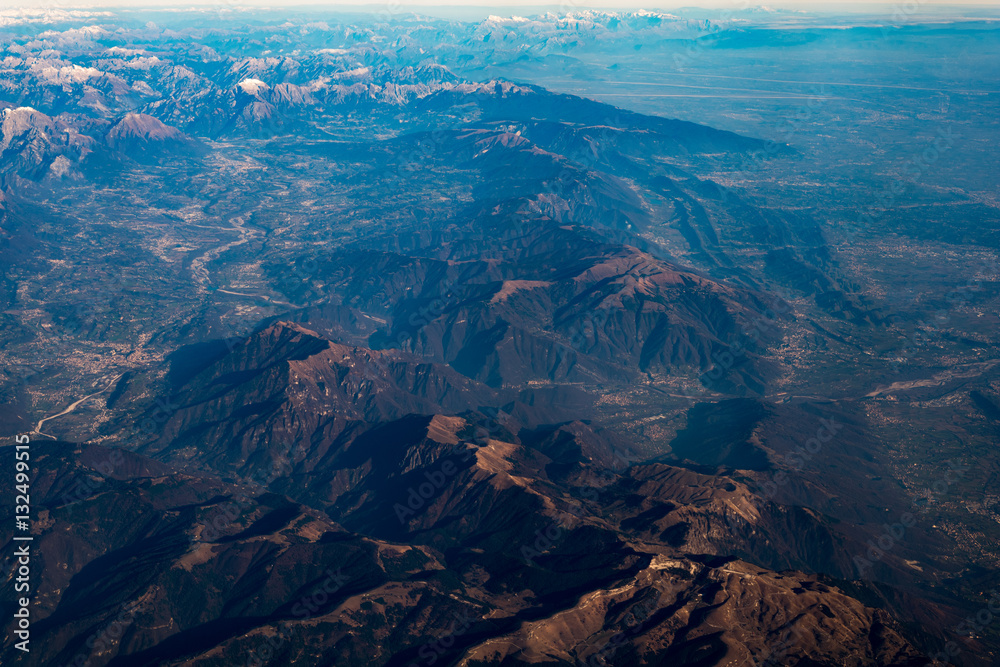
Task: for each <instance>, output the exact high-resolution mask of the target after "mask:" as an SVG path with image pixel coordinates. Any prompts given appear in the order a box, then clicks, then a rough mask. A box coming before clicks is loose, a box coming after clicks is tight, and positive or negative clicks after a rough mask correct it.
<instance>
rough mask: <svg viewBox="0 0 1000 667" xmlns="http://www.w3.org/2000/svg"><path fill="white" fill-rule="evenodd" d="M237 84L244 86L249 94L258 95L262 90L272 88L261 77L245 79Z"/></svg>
mask: <svg viewBox="0 0 1000 667" xmlns="http://www.w3.org/2000/svg"><path fill="white" fill-rule="evenodd" d="M236 85H237V86H239V87H240V88H242V89H243V92H244V93H246V94H247V95H256V94H257V93H259V92H260V91H262V90H270V88H271V87H270V86H268V85H267V84H266V83H264V82H263V81H261V80H260V79H243V80H242V81H240V82H239V83H238V84H236Z"/></svg>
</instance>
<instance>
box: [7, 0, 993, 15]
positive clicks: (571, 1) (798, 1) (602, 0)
mask: <svg viewBox="0 0 1000 667" xmlns="http://www.w3.org/2000/svg"><path fill="white" fill-rule="evenodd" d="M222 4H224V5H228V6H234V5H239V6H256V7H263V6H266V7H269V8H281V7H302V6H310V7H322V8H323V9H330V10H335V9H340V8H343V9H346V10H350V9H357V8H358V6H359V5H364V6H366V7H367V8H378V7H386V6H390V5H391V6H394V7H412V8H420V7H432V6H452V7H455V6H458V7H469V8H470V9H473V8H475V9H494V8H495V9H498V10H505V9H514V8H522V9H526V8H530V9H537V10H545V9H549V10H562V11H572V10H573V9H583V8H595V9H677V8H681V7H694V6H697V7H705V8H715V9H733V10H738V9H745V8H747V7H753V6H758V5H766V6H768V7H775V8H783V9H806V10H814V11H824V12H830V11H840V10H843V11H855V12H857V11H861V12H869V11H870V12H873V13H874V12H884V11H886V10H887V9H888V10H890V11H891V10H892V8H893V7H894V5H899V6H904V5H906V6H913V7H915V8H917V9H919V8H922V7H923V8H927V7H933V6H938V7H940V6H948V7H958V6H963V5H964V6H976V7H988V6H996V5H997V0H898V1H897V2H863V1H861V0H854V1H852V0H846V1H845V0H837V1H836V2H830V1H829V0H773V1H770V0H765V1H764V2H747V0H695V1H693V2H692V0H686V1H684V0H681V1H673V2H671V1H669V0H668V1H664V0H652V1H650V2H637V1H636V0H625V1H620V2H615V1H614V0H560V1H559V2H551V3H548V4H545V3H539V2H538V0H494V1H492V2H482V1H481V0H480V1H478V2H471V3H470V2H467V1H465V2H463V1H462V0H437V1H432V2H428V0H374V1H371V2H365V1H364V0H360V1H359V0H351V1H350V2H330V1H329V0H284V1H282V0H277V1H276V0H168V1H167V2H164V1H163V0H128V1H123V0H0V11H5V10H9V9H19V8H30V9H44V8H53V7H58V8H60V9H68V8H76V7H79V8H84V7H129V8H132V7H136V6H143V7H162V8H167V7H168V6H177V7H180V6H198V7H204V6H211V5H222Z"/></svg>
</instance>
